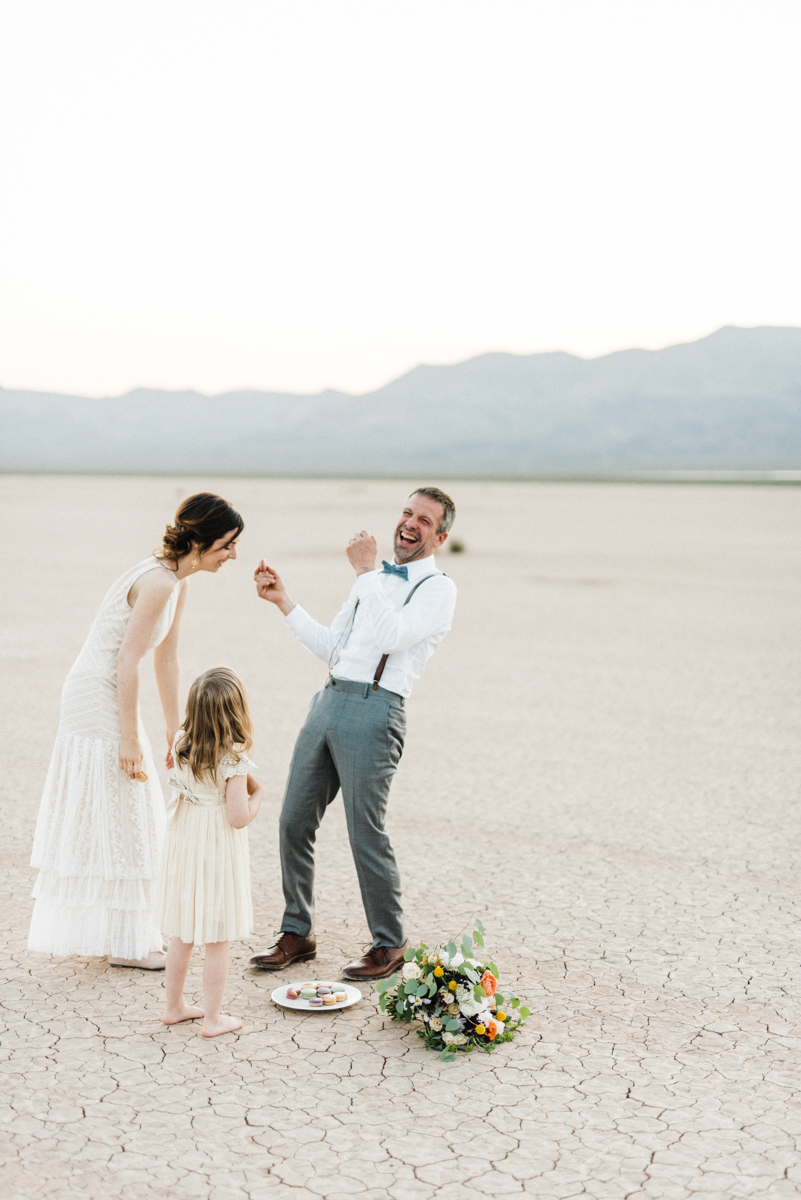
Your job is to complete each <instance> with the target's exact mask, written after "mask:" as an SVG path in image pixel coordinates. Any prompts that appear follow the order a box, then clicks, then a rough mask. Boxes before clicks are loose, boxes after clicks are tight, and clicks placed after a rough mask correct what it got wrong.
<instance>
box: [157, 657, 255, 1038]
mask: <svg viewBox="0 0 801 1200" xmlns="http://www.w3.org/2000/svg"><path fill="white" fill-rule="evenodd" d="M251 729H252V726H251V719H250V712H249V710H248V702H247V697H246V695H245V689H244V688H243V687H242V684H241V683H240V681H239V680H238V679H237V677H236V675H235V674H234V673H233V671H229V670H228V668H227V667H214V668H213V669H212V670H210V671H206V672H205V673H204V674H203V675H201V676H199V678H197V679H196V680H195V682H194V683H193V684H192V687H191V688H190V690H189V699H188V700H187V705H186V720H185V721H184V724H183V728H182V729H180V730H179V731H178V733H177V735H176V737H175V743H174V746H173V757H174V760H175V770H174V771H173V773H172V775H171V776H170V785H171V786H172V788H173V789H174V791H175V792H177V793H178V799H177V804H176V807H175V811H174V813H173V816H172V820H171V822H170V825H169V827H168V829H167V840H166V844H165V847H164V855H163V857H162V860H161V879H160V883H159V901H160V903H159V908H158V910H157V911H158V914H159V923H160V925H161V929H162V932H163V934H164V936H165V937H168V938H170V944H169V948H168V950H167V976H166V992H167V1008H166V1010H165V1013H164V1016H163V1017H162V1018H161V1019H162V1021H163V1022H164V1024H165V1025H175V1024H177V1023H178V1022H179V1021H193V1020H195V1019H196V1018H198V1017H202V1018H203V1036H204V1037H217V1036H218V1035H219V1034H221V1033H229V1032H230V1031H231V1030H233V1029H240V1028H241V1027H242V1022H241V1021H238V1020H237V1019H236V1017H229V1016H227V1015H225V1014H223V1013H221V1012H220V1005H221V1004H222V998H223V992H224V991H225V981H226V979H227V978H228V961H229V949H230V946H229V944H230V941H231V939H232V938H244V937H248V936H249V934H250V933H251V926H252V923H253V909H252V905H251V899H250V861H249V857H248V835H247V829H246V826H247V825H249V824H250V822H251V821H252V820H253V818H254V817H255V816H256V813H257V812H258V811H259V806H260V804H261V801H262V796H263V794H264V791H263V788H262V787H261V786H260V784H259V783H258V782H257V781H256V780H255V779H254V778H253V776H252V775H249V774H248V768H249V767H255V763H252V762H251V761H250V759H249V758H248V757H247V751H248V750H250V748H251V746H252V745H253V738H252V736H251ZM195 943H198V944H202V945H204V946H205V947H206V957H205V961H204V963H203V1008H193V1007H191V1006H190V1005H188V1004H187V1003H186V1001H185V1000H184V982H185V980H186V972H187V969H188V967H189V958H190V956H191V954H192V947H193V945H194V944H195Z"/></svg>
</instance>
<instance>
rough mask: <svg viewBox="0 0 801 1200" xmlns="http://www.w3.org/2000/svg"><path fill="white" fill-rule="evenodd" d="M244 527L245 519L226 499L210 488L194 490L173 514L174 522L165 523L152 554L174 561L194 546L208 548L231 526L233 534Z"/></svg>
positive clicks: (239, 531) (176, 563)
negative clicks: (159, 540)
mask: <svg viewBox="0 0 801 1200" xmlns="http://www.w3.org/2000/svg"><path fill="white" fill-rule="evenodd" d="M244 528H245V522H244V521H243V520H242V518H241V517H240V515H239V513H238V512H236V511H235V509H233V508H231V505H230V504H229V503H228V501H227V500H223V498H222V496H215V495H213V494H212V493H211V492H198V493H197V495H196V496H190V497H189V498H188V499H187V500H184V502H183V504H182V505H181V507H180V508H179V509H178V512H177V513H176V514H175V524H174V525H168V526H167V528H166V530H165V532H164V538H163V541H162V548H161V550H157V551H156V558H162V559H167V560H168V561H169V562H171V563H175V565H176V566H177V565H178V560H179V559H180V558H183V557H184V555H185V554H189V553H191V551H192V550H194V549H195V547H197V551H198V553H200V554H204V553H205V552H206V550H209V549H210V548H211V547H212V546H213V545H214V543H215V542H216V541H217V539H218V538H221V537H224V536H225V534H226V533H230V532H231V530H232V529H235V530H236V533H237V536H238V535H239V534H240V533H241V532H242V530H243V529H244Z"/></svg>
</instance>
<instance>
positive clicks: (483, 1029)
mask: <svg viewBox="0 0 801 1200" xmlns="http://www.w3.org/2000/svg"><path fill="white" fill-rule="evenodd" d="M486 1032H487V1029H486V1026H484V1025H476V1033H486Z"/></svg>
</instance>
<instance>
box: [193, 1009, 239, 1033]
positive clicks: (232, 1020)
mask: <svg viewBox="0 0 801 1200" xmlns="http://www.w3.org/2000/svg"><path fill="white" fill-rule="evenodd" d="M241 1028H242V1022H241V1021H238V1020H237V1019H236V1017H228V1016H226V1015H225V1013H220V1015H219V1017H216V1018H215V1019H214V1020H212V1019H211V1018H210V1017H206V1019H205V1020H204V1022H203V1029H202V1031H201V1032H202V1034H203V1036H204V1037H219V1036H220V1034H221V1033H233V1032H234V1030H235V1029H241Z"/></svg>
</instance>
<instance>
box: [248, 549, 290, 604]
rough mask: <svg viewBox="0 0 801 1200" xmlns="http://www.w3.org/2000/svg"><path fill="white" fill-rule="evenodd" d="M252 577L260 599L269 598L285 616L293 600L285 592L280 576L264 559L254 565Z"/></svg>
mask: <svg viewBox="0 0 801 1200" xmlns="http://www.w3.org/2000/svg"><path fill="white" fill-rule="evenodd" d="M253 578H254V579H255V581H256V591H257V592H258V594H259V595H260V596H261V598H262V600H269V601H270V603H271V604H276V605H277V606H278V608H280V610H281V612H282V613H283V614H284V616H285V617H286V616H288V615H289V613H291V612H292V609H293V608H294V607H295V601H294V600H292V599H290V597H289V595H288V594H287V590H286V586H285V584H284V581H283V579H282V578H281V576H280V575H279V574H278V572H277V571H274V570H273V568H272V567H268V566H267V563H266V562H265V561H264V559H262V560H261V562H260V563H259V565H258V566H257V567H256V570H255V571H254V573H253Z"/></svg>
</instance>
